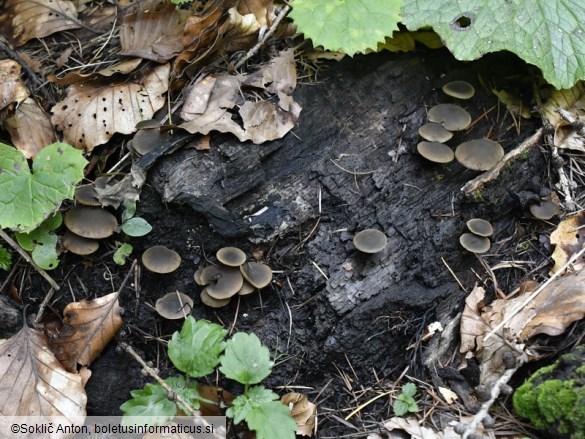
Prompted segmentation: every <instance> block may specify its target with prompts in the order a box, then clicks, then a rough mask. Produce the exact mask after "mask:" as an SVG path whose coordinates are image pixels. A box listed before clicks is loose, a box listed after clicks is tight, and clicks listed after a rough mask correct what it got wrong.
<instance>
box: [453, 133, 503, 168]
mask: <svg viewBox="0 0 585 439" xmlns="http://www.w3.org/2000/svg"><path fill="white" fill-rule="evenodd" d="M502 157H504V148H502V147H501V146H500V144H499V143H498V142H494V141H493V140H490V139H475V140H470V141H468V142H463V143H462V144H461V145H459V146H458V147H457V149H456V150H455V158H456V159H457V161H458V162H459V163H461V164H462V165H463V166H465V167H466V168H469V169H473V170H474V171H487V170H489V169H491V168H493V167H494V166H495V165H496V164H497V163H498V162H499V161H500V160H502Z"/></svg>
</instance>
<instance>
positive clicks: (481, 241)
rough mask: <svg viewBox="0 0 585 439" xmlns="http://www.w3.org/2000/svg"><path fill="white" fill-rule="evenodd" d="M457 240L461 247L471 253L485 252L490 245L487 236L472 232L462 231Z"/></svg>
mask: <svg viewBox="0 0 585 439" xmlns="http://www.w3.org/2000/svg"><path fill="white" fill-rule="evenodd" d="M459 242H460V243H461V245H462V246H463V248H464V249H465V250H467V251H470V252H471V253H485V252H487V251H488V250H489V249H490V247H491V243H490V240H489V238H486V237H485V236H477V235H474V234H473V233H464V234H463V235H461V237H460V238H459Z"/></svg>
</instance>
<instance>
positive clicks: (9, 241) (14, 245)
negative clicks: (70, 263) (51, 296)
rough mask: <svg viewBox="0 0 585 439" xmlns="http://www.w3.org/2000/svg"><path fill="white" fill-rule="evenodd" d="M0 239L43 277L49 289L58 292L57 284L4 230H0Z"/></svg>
mask: <svg viewBox="0 0 585 439" xmlns="http://www.w3.org/2000/svg"><path fill="white" fill-rule="evenodd" d="M0 238H2V239H4V241H6V243H7V244H8V245H10V247H12V248H13V249H14V250H16V251H17V252H18V254H19V255H20V256H22V258H23V259H24V260H25V261H26V262H28V263H29V265H30V266H31V267H33V268H34V269H35V270H37V271H38V273H39V274H40V275H41V276H43V277H44V278H45V280H46V281H47V282H49V285H51V288H53V289H54V290H55V291H59V289H60V288H61V287H59V285H58V284H57V282H55V281H54V280H53V278H52V277H51V276H49V275H48V274H47V272H46V271H45V270H43V269H42V268H41V267H39V266H38V265H37V264H35V263H34V261H33V260H32V258H31V257H30V255H29V254H28V253H27V252H25V251H24V250H23V249H22V248H21V247H20V246H19V245H18V244H17V243H16V242H15V241H14V240H13V239H12V238H11V237H10V236H8V234H7V233H6V232H5V231H4V230H1V229H0Z"/></svg>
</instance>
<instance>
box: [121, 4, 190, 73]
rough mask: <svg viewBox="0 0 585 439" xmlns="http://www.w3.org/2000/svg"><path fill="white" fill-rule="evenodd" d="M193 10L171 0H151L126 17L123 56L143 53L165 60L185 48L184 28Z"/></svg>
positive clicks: (149, 57)
mask: <svg viewBox="0 0 585 439" xmlns="http://www.w3.org/2000/svg"><path fill="white" fill-rule="evenodd" d="M189 15H190V12H189V11H187V10H184V9H177V8H176V7H175V5H173V4H172V3H171V2H170V1H168V0H150V1H147V2H144V3H143V4H141V7H140V9H139V10H138V11H137V12H135V13H133V14H128V15H125V16H124V21H123V23H122V26H120V45H121V46H122V52H121V54H122V55H131V56H140V57H142V58H146V59H151V60H153V61H156V62H165V61H168V60H170V59H171V58H173V57H175V56H176V55H178V54H179V53H181V51H182V50H183V49H184V47H183V45H182V44H181V36H182V35H183V29H184V27H185V23H186V21H187V17H189Z"/></svg>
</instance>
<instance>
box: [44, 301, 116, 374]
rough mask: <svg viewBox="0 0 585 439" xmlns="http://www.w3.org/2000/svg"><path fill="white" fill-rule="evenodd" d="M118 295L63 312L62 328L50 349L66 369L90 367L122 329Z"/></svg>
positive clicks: (71, 307)
mask: <svg viewBox="0 0 585 439" xmlns="http://www.w3.org/2000/svg"><path fill="white" fill-rule="evenodd" d="M123 323H124V322H123V321H122V317H121V316H120V305H119V303H118V293H111V294H108V295H107V296H103V297H99V298H97V299H94V300H91V301H89V302H87V301H85V300H83V301H81V302H73V303H70V304H69V305H67V306H66V307H65V310H64V311H63V327H62V328H61V329H60V331H59V333H58V335H57V337H55V338H54V339H52V340H50V341H49V343H50V346H51V349H52V350H53V352H54V353H55V356H56V357H57V359H58V360H59V361H60V362H61V364H62V365H63V367H64V368H65V369H66V370H68V371H70V372H77V365H78V364H80V365H82V366H87V365H89V364H90V363H91V362H92V361H93V360H95V359H96V358H97V356H98V355H99V354H100V353H101V352H102V350H103V349H104V348H105V347H106V345H107V344H108V343H109V342H110V340H111V339H112V338H113V337H114V335H116V333H117V332H118V330H119V329H120V328H121V327H122V324H123Z"/></svg>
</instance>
